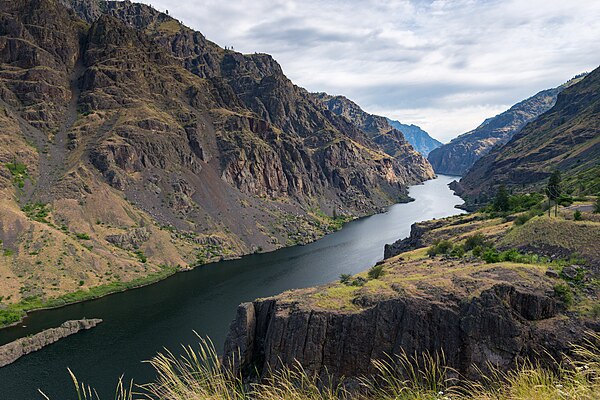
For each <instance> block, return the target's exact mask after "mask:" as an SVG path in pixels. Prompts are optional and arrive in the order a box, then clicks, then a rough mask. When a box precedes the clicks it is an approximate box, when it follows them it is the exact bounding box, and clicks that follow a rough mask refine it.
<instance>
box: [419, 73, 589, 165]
mask: <svg viewBox="0 0 600 400" xmlns="http://www.w3.org/2000/svg"><path fill="white" fill-rule="evenodd" d="M580 79H581V77H576V78H574V79H572V80H570V81H569V82H567V83H565V84H563V85H561V86H558V87H556V88H553V89H548V90H543V91H541V92H539V93H537V94H535V95H534V96H532V97H530V98H528V99H526V100H523V101H521V102H520V103H517V104H515V105H514V106H512V107H511V108H510V109H508V110H506V111H504V112H503V113H501V114H498V115H496V116H495V117H492V118H488V119H486V120H485V121H484V122H483V123H482V124H481V125H480V126H478V127H477V128H475V129H473V130H472V131H469V132H467V133H464V134H462V135H460V136H458V137H456V138H454V139H452V141H450V143H447V144H445V145H443V146H441V147H439V148H437V149H435V150H433V151H432V152H431V153H430V154H429V156H428V157H427V158H428V160H429V162H430V163H431V165H432V166H433V169H434V170H435V172H437V173H440V174H448V175H464V174H465V173H466V172H467V171H468V170H469V168H471V167H472V166H473V164H475V162H476V161H477V160H479V159H480V158H481V157H483V156H485V155H486V154H487V153H489V152H490V150H491V149H492V148H493V147H494V146H502V145H503V144H505V143H506V142H508V141H509V140H510V139H511V138H512V137H513V136H514V135H516V134H517V133H518V132H519V131H520V130H521V129H522V128H523V127H524V126H525V125H526V124H527V123H529V122H531V121H533V120H535V119H536V118H537V117H538V116H539V115H541V114H543V113H544V112H546V111H548V110H549V109H550V108H552V106H554V104H555V103H556V97H557V96H558V94H559V93H560V92H561V91H563V90H564V89H566V88H567V87H569V86H570V85H572V84H574V83H576V82H577V81H579V80H580Z"/></svg>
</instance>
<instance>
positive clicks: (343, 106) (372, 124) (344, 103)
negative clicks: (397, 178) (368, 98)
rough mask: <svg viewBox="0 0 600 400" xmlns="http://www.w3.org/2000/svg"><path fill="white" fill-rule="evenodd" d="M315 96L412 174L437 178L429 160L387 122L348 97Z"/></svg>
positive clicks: (321, 94)
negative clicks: (410, 169) (409, 167)
mask: <svg viewBox="0 0 600 400" xmlns="http://www.w3.org/2000/svg"><path fill="white" fill-rule="evenodd" d="M313 96H314V97H315V98H316V99H317V101H319V102H320V103H321V104H322V105H323V107H325V109H327V110H329V111H331V112H332V113H333V114H335V115H339V116H341V117H343V118H345V119H346V120H348V121H350V122H351V123H352V124H353V125H355V126H357V127H359V128H360V129H361V130H362V131H364V132H365V133H366V134H367V136H368V137H369V138H370V139H371V140H372V141H373V142H374V143H375V144H376V145H377V146H378V147H379V148H380V149H381V150H382V151H384V152H385V153H386V154H388V155H390V156H392V157H394V159H396V160H397V161H399V162H400V163H401V164H403V165H410V166H412V167H411V168H412V169H413V172H412V173H415V174H417V175H425V176H428V177H433V176H434V173H433V169H432V168H431V166H430V165H429V162H428V161H427V160H426V159H425V157H424V156H423V155H422V154H421V153H419V151H418V150H416V149H415V147H414V146H413V145H412V142H410V141H409V140H407V138H406V137H405V135H404V133H403V132H401V131H400V130H398V129H396V128H395V127H393V126H392V125H391V123H390V121H389V120H388V119H387V118H385V117H381V116H379V115H373V114H369V113H367V112H365V111H364V110H363V109H362V108H360V106H359V105H358V104H356V103H354V102H353V101H351V100H349V99H347V98H346V97H344V96H331V95H328V94H327V93H314V94H313Z"/></svg>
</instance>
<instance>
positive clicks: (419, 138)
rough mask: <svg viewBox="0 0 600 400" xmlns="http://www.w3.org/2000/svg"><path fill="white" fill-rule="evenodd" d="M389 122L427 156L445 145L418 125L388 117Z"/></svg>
mask: <svg viewBox="0 0 600 400" xmlns="http://www.w3.org/2000/svg"><path fill="white" fill-rule="evenodd" d="M388 122H389V124H390V125H391V126H392V128H395V129H397V130H399V131H400V132H402V134H403V135H404V137H405V138H406V140H407V141H408V143H410V144H411V145H412V147H414V148H415V150H417V151H418V152H419V153H421V154H423V156H425V157H427V156H428V155H429V153H431V152H432V151H433V150H434V149H437V148H438V147H440V146H442V145H443V143H442V142H440V141H439V140H437V139H434V138H432V137H431V136H429V134H428V133H427V132H425V131H424V130H423V129H421V128H420V127H418V126H417V125H413V124H410V125H407V124H403V123H401V122H399V121H394V120H391V119H388Z"/></svg>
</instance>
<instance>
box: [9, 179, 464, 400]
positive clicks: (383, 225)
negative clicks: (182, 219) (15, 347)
mask: <svg viewBox="0 0 600 400" xmlns="http://www.w3.org/2000/svg"><path fill="white" fill-rule="evenodd" d="M453 179H454V178H453V177H448V176H440V177H439V178H438V179H435V180H433V181H429V182H426V183H425V184H423V185H418V186H414V187H412V188H411V189H410V195H411V197H413V198H414V199H415V201H414V202H411V203H406V204H396V205H394V206H392V207H390V208H389V210H388V211H387V212H386V213H383V214H378V215H374V216H372V217H368V218H363V219H360V220H357V221H353V222H351V223H349V224H347V225H346V226H344V228H343V229H342V230H340V231H338V232H336V233H334V234H331V235H328V236H327V237H325V238H323V239H321V240H319V241H317V242H314V243H312V244H309V245H306V246H297V247H292V248H286V249H281V250H278V251H274V252H271V253H266V254H256V255H250V256H246V257H243V258H241V259H239V260H233V261H223V262H219V263H215V264H210V265H206V266H204V267H201V268H197V269H195V270H193V271H190V272H185V273H180V274H176V275H174V276H172V277H170V278H168V279H166V280H164V281H162V282H159V283H157V284H154V285H151V286H147V287H144V288H140V289H136V290H131V291H128V292H124V293H118V294H114V295H111V296H107V297H104V298H102V299H98V300H93V301H89V302H85V303H81V304H75V305H71V306H67V307H64V308H60V309H55V310H46V311H40V312H36V313H33V314H31V315H30V316H29V317H28V318H27V319H26V320H25V322H24V325H26V327H25V328H24V327H22V326H18V327H14V328H9V329H6V330H3V331H0V343H6V342H9V341H11V340H14V339H15V338H18V337H20V336H25V335H29V334H33V333H37V332H39V331H41V330H43V329H47V328H50V327H55V326H58V325H60V324H61V323H62V322H64V321H66V320H68V319H81V318H83V317H87V318H102V319H104V323H102V324H101V325H99V326H98V327H97V328H95V329H93V330H90V331H86V332H82V333H79V334H76V335H73V336H70V337H68V338H66V339H63V340H61V341H59V342H58V343H55V344H53V345H51V346H49V347H46V348H44V349H43V350H41V351H38V352H36V353H32V354H30V355H27V356H25V357H23V358H21V359H20V360H18V361H17V362H15V363H14V364H11V365H9V366H6V367H4V368H0V399H1V400H5V399H6V400H31V399H41V398H42V397H41V396H40V395H39V394H38V392H37V389H38V388H41V389H42V390H43V391H44V392H45V393H46V394H48V395H49V396H50V398H51V399H53V400H64V399H72V398H75V395H74V392H73V390H72V384H71V381H70V378H69V375H68V373H67V367H69V368H71V370H73V372H74V373H75V374H76V375H77V377H78V378H79V379H80V380H82V381H85V382H86V383H89V384H90V385H92V386H93V387H96V388H97V389H98V392H99V393H100V395H102V396H104V397H103V398H104V399H109V398H112V395H114V388H115V384H116V381H117V379H118V377H119V376H121V375H122V374H124V375H125V377H126V379H131V378H133V379H134V380H135V381H136V382H146V381H148V380H150V379H152V377H153V370H152V369H151V368H150V367H149V366H148V365H146V364H143V363H142V360H147V359H149V358H151V357H152V356H153V355H154V354H155V353H156V352H158V351H161V350H162V349H163V347H166V348H168V349H171V350H173V351H177V349H178V348H179V346H180V344H181V343H185V344H191V343H195V342H196V341H197V340H196V337H195V335H194V333H193V331H194V330H195V331H196V332H198V333H199V334H200V335H202V336H209V337H210V338H212V339H213V341H214V343H215V345H216V346H217V348H218V349H221V348H222V345H223V342H224V340H225V336H226V333H227V329H228V326H229V323H230V322H231V320H232V318H233V316H234V314H235V310H236V307H237V305H238V304H239V303H241V302H245V301H250V300H253V299H254V298H257V297H266V296H270V295H273V294H276V293H279V292H282V291H284V290H288V289H292V288H301V287H307V286H313V285H319V284H323V283H327V282H330V281H333V280H336V279H337V278H338V277H339V275H340V274H342V273H357V272H359V271H362V270H365V269H367V268H369V267H370V266H372V265H373V264H374V263H376V262H377V261H379V260H381V259H382V258H383V246H384V244H385V243H391V242H393V241H395V240H397V239H399V238H402V237H406V236H408V234H409V232H410V225H411V224H412V223H414V222H416V221H422V220H427V219H432V218H441V217H446V216H449V215H454V214H458V213H460V212H461V211H460V210H458V209H456V208H455V207H454V206H455V205H457V204H461V203H462V200H461V199H460V198H458V197H457V196H454V194H453V193H452V191H450V189H449V188H448V187H447V184H448V183H449V182H451V181H452V180H453Z"/></svg>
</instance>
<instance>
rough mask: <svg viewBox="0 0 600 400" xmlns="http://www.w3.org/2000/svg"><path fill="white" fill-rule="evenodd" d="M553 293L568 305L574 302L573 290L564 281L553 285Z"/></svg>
mask: <svg viewBox="0 0 600 400" xmlns="http://www.w3.org/2000/svg"><path fill="white" fill-rule="evenodd" d="M554 294H555V295H556V296H557V297H558V298H559V299H560V300H561V301H562V302H563V303H564V304H565V306H567V307H570V306H572V305H573V303H574V301H575V300H574V296H573V291H572V290H571V288H570V287H569V285H567V284H565V283H558V284H556V285H554Z"/></svg>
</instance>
